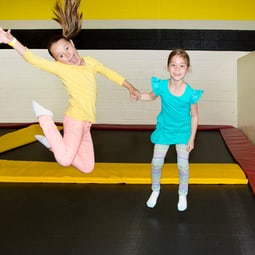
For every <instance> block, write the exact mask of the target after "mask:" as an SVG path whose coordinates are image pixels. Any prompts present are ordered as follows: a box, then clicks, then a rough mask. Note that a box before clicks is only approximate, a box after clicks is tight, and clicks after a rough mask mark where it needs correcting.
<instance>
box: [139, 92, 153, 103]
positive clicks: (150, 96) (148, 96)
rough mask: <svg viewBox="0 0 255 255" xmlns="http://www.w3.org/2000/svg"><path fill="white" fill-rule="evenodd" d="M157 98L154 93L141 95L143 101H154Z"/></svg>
mask: <svg viewBox="0 0 255 255" xmlns="http://www.w3.org/2000/svg"><path fill="white" fill-rule="evenodd" d="M156 98H157V96H156V95H155V94H154V93H153V91H151V92H147V93H140V100H141V101H153V100H155V99H156Z"/></svg>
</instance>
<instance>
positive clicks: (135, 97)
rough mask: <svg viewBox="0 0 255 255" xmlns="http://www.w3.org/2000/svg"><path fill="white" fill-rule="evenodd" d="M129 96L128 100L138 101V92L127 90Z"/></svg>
mask: <svg viewBox="0 0 255 255" xmlns="http://www.w3.org/2000/svg"><path fill="white" fill-rule="evenodd" d="M129 94H130V100H131V101H133V102H135V101H138V100H139V99H140V96H141V93H140V91H139V90H137V89H135V88H133V89H130V90H129Z"/></svg>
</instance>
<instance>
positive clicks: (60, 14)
mask: <svg viewBox="0 0 255 255" xmlns="http://www.w3.org/2000/svg"><path fill="white" fill-rule="evenodd" d="M63 1H64V3H63ZM80 2H81V0H57V1H56V4H55V7H54V9H53V13H54V15H55V17H54V18H53V20H55V21H57V22H58V23H59V24H60V26H61V27H62V34H63V36H64V37H65V38H66V39H71V38H73V37H75V36H77V35H78V34H79V32H80V31H81V29H82V16H83V14H82V12H79V7H80Z"/></svg>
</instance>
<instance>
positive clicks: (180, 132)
mask: <svg viewBox="0 0 255 255" xmlns="http://www.w3.org/2000/svg"><path fill="white" fill-rule="evenodd" d="M168 84H169V79H166V80H161V79H159V78H156V77H152V79H151V86H152V90H153V93H154V94H155V95H156V96H159V97H160V98H161V111H160V113H159V115H158V116H157V124H156V129H155V130H154V131H153V133H152V134H151V142H152V143H154V144H167V145H173V144H187V143H188V141H189V138H190V135H191V114H190V107H191V105H192V104H196V103H197V102H198V101H199V100H200V98H201V96H202V94H203V92H204V91H203V90H194V89H192V88H191V86H190V85H189V84H187V83H186V89H185V91H184V93H183V94H182V95H181V96H175V95H173V94H171V92H170V90H169V87H168Z"/></svg>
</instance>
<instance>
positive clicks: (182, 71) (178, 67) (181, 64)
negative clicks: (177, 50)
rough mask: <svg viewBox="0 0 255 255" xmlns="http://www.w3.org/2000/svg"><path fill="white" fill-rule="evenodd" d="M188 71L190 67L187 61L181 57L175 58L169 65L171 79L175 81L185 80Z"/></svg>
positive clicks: (176, 56)
mask: <svg viewBox="0 0 255 255" xmlns="http://www.w3.org/2000/svg"><path fill="white" fill-rule="evenodd" d="M188 69H189V66H188V63H187V60H186V59H185V58H183V57H182V56H179V55H175V56H173V57H172V58H171V60H170V62H169V64H168V71H169V73H170V77H171V79H173V80H174V81H181V80H184V77H185V75H186V73H187V71H188Z"/></svg>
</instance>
